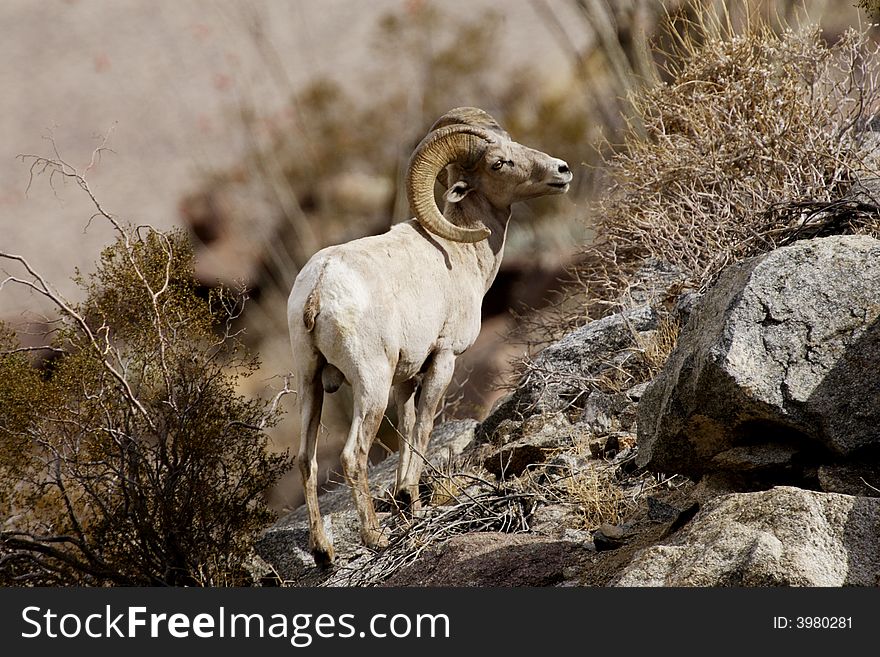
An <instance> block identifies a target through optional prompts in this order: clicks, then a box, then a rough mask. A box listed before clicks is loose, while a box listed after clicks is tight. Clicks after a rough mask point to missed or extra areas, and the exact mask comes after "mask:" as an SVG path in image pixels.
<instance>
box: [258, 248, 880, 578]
mask: <svg viewBox="0 0 880 657" xmlns="http://www.w3.org/2000/svg"><path fill="white" fill-rule="evenodd" d="M878 256H880V242H878V241H877V240H874V239H872V238H869V237H852V236H837V237H827V238H818V239H813V240H805V241H801V242H796V243H795V244H793V245H791V246H787V247H783V248H780V249H778V250H776V251H773V252H771V253H769V254H767V255H764V256H760V257H757V258H753V259H751V260H749V261H746V262H743V263H740V264H738V265H735V266H733V267H731V268H730V269H729V270H728V271H727V272H725V274H724V275H722V277H721V278H720V279H719V281H718V283H717V284H716V285H715V286H714V287H713V288H712V289H711V290H710V291H709V292H707V293H706V294H705V295H704V296H703V297H702V298H699V299H697V300H696V301H694V298H693V297H690V298H688V299H686V300H684V301H685V302H681V303H679V304H677V306H676V308H675V309H674V310H673V311H672V312H667V311H664V310H663V309H662V308H661V307H659V304H657V303H654V305H656V306H657V307H652V304H651V302H650V301H651V300H650V299H648V300H647V301H648V302H649V303H647V304H646V305H645V306H642V307H638V308H633V309H631V310H627V311H625V312H622V313H620V314H617V315H613V316H610V317H606V318H604V319H602V320H599V321H596V322H593V323H591V324H588V325H587V326H585V327H583V328H581V329H579V330H577V331H575V332H573V333H571V334H569V335H567V336H566V337H564V338H563V339H562V340H560V341H559V342H557V343H555V344H553V345H551V346H550V347H548V348H547V349H546V350H544V352H542V353H541V354H540V355H539V356H538V357H537V358H536V359H535V361H534V362H533V363H531V365H530V367H529V369H528V373H527V375H526V376H525V377H524V378H523V380H522V381H521V383H520V385H519V386H518V387H517V388H516V389H515V390H514V391H513V392H512V393H511V394H510V395H508V396H507V397H506V398H504V399H503V400H502V401H501V402H500V403H499V404H497V405H496V408H495V410H494V411H493V412H492V413H491V414H490V416H489V417H488V418H486V420H485V421H484V422H482V423H479V424H477V423H475V422H473V421H460V422H455V423H450V424H445V425H442V426H439V427H437V428H436V429H435V436H434V440H433V441H432V447H431V454H430V455H429V459H430V461H431V463H432V465H431V466H430V467H429V468H427V469H426V476H425V480H424V481H423V488H424V493H425V499H426V500H428V501H429V505H428V506H427V508H426V510H425V511H424V512H423V514H422V515H420V516H419V517H417V518H403V517H401V516H400V515H399V514H396V513H394V512H393V509H392V508H391V506H390V505H387V504H386V505H385V509H384V510H385V514H384V520H383V522H384V524H385V527H386V529H387V531H388V532H389V535H390V537H391V546H390V547H389V548H388V549H387V550H385V551H383V552H381V553H375V554H374V553H372V552H370V551H368V550H366V549H365V548H363V547H362V546H361V545H360V543H359V541H358V540H357V525H356V518H355V516H354V514H353V512H352V511H351V510H350V506H349V502H348V491H347V490H346V489H345V488H344V487H340V488H338V489H337V490H335V491H332V492H330V493H328V494H326V495H324V496H323V497H322V505H323V510H324V512H325V513H326V516H327V523H328V528H329V529H330V530H331V531H332V533H333V536H334V539H335V542H336V545H337V549H338V550H339V553H340V558H339V561H338V563H337V565H336V567H335V568H334V569H333V570H330V571H318V570H317V569H315V568H314V567H313V565H312V563H311V560H310V557H309V556H308V554H307V553H306V552H305V550H304V547H305V545H306V541H307V531H306V524H305V510H304V509H298V510H297V511H295V512H293V513H292V514H290V515H288V516H287V517H285V518H283V519H282V520H281V521H279V523H278V524H277V526H275V527H273V528H272V529H271V530H269V531H268V532H267V533H266V534H265V536H264V537H263V539H262V540H261V542H260V544H259V550H258V551H259V553H260V556H261V557H262V558H263V559H264V560H265V561H266V562H267V564H269V567H266V569H265V572H266V578H265V580H264V581H265V582H266V583H279V582H284V583H286V584H291V585H315V584H321V585H342V586H345V585H392V586H444V585H445V586H547V585H557V586H580V585H616V586H732V585H737V586H765V585H795V586H841V585H867V586H870V585H877V584H878V583H880V550H878V548H877V545H878V541H877V538H878V536H880V502H878V499H877V497H878V496H880V431H878V429H877V427H878V426H880V422H878V420H880V378H878V375H877V372H878V371H880V368H878V365H880V363H878V362H877V361H878V358H880V344H878V342H880V332H878V330H877V326H878V321H877V319H878V315H880V294H878V290H877V288H876V285H875V284H874V282H876V281H877V280H878V279H880V276H878V275H880V270H878V265H877V263H878V262H880V259H878ZM677 326H680V327H681V330H680V334H679V336H678V339H677V341H676V342H675V347H674V349H672V351H671V354H667V353H666V345H671V344H672V341H671V340H670V336H674V335H675V331H674V329H675V328H676V327H677ZM667 355H668V358H667V357H666V356H667ZM661 362H665V364H664V365H663V367H662V369H659V371H658V364H659V363H661ZM395 466H396V458H395V457H393V456H392V457H391V458H389V459H388V460H386V461H385V462H383V463H382V464H380V465H378V466H377V467H376V468H374V470H373V471H372V473H371V478H372V485H373V487H374V491H375V493H376V496H377V498H379V499H380V500H384V499H387V498H388V495H387V491H388V490H390V488H391V487H392V486H393V477H394V468H395Z"/></svg>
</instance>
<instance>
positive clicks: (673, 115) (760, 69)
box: [578, 17, 880, 320]
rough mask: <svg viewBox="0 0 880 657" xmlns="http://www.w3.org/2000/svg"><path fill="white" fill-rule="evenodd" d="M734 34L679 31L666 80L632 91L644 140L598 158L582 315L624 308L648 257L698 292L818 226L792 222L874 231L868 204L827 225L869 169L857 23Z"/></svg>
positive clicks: (871, 85)
mask: <svg viewBox="0 0 880 657" xmlns="http://www.w3.org/2000/svg"><path fill="white" fill-rule="evenodd" d="M732 32H733V31H732V28H730V27H729V24H725V23H724V22H723V21H722V20H720V19H710V18H706V17H704V20H703V22H702V23H701V24H700V25H696V26H695V25H690V26H689V28H688V30H687V31H685V32H679V43H678V46H677V53H676V56H675V57H670V58H669V61H670V62H673V63H672V64H670V69H669V71H668V74H669V78H670V80H671V81H670V82H668V83H663V84H659V85H656V86H654V87H651V88H650V89H646V90H644V91H643V92H640V93H639V94H638V95H637V96H636V97H635V98H634V105H635V107H636V110H637V112H638V118H639V123H640V124H641V125H643V126H644V129H645V132H646V136H645V137H644V138H643V137H641V136H640V134H639V132H638V131H636V130H633V131H631V132H630V134H629V135H628V136H627V137H626V138H625V140H624V143H623V144H622V145H621V146H620V147H617V148H615V149H614V150H613V152H612V154H611V155H610V156H609V157H608V158H607V162H606V165H607V176H608V179H609V188H608V193H607V194H606V195H605V197H604V198H603V199H602V200H601V201H600V202H599V203H598V206H597V208H596V212H595V223H596V231H597V239H596V241H595V242H594V243H593V245H591V246H590V247H588V249H587V250H586V253H585V262H584V265H583V266H582V268H581V269H580V271H579V272H578V277H579V280H580V281H581V283H582V284H583V285H584V287H585V288H586V291H587V314H604V313H605V312H608V310H609V309H611V310H614V309H617V308H619V307H620V306H624V305H627V300H628V299H629V298H630V297H631V296H632V293H633V287H634V286H635V287H638V286H640V285H643V281H638V280H636V279H638V278H639V274H640V273H641V274H643V273H644V268H645V265H646V263H664V264H665V265H667V266H671V267H672V268H673V269H675V270H677V271H678V281H677V282H676V285H675V287H676V290H677V291H678V290H680V289H681V287H682V286H683V285H685V286H691V287H694V288H705V287H707V286H708V285H710V284H711V282H712V281H713V280H714V278H715V277H716V276H717V274H718V272H719V271H720V270H721V269H722V268H724V267H725V266H726V265H728V264H730V263H732V262H736V261H739V260H742V259H743V258H746V257H748V256H752V255H755V254H759V253H764V252H767V251H769V250H771V249H773V248H775V247H776V246H778V245H780V244H784V243H786V242H787V241H791V239H793V238H794V237H797V236H801V235H807V234H809V235H814V234H817V231H803V229H804V228H805V225H806V224H810V223H812V222H817V221H818V222H819V223H820V224H822V225H823V226H825V227H826V229H827V230H826V233H828V232H856V233H868V234H874V235H880V214H878V212H877V211H876V207H874V206H873V204H872V203H870V202H869V203H865V202H860V203H855V204H853V203H851V204H849V205H848V206H847V208H849V211H850V214H851V216H850V220H849V221H846V222H834V221H830V220H829V211H830V212H831V213H832V214H833V211H834V207H835V204H839V202H840V199H842V198H846V195H847V194H848V193H849V192H850V191H851V190H852V188H853V186H854V185H856V184H857V183H859V182H864V181H866V180H869V179H870V178H873V177H876V169H877V162H876V156H875V154H874V150H873V149H874V143H875V142H874V139H873V135H874V133H873V132H872V130H873V127H874V126H873V124H872V121H873V119H874V117H875V115H876V112H877V109H878V84H877V77H878V61H880V60H878V58H877V48H876V47H875V46H874V45H872V44H871V43H870V42H869V40H868V38H867V36H866V34H865V33H863V32H857V31H854V30H852V31H849V32H847V33H846V34H845V35H844V36H843V37H842V38H841V39H840V40H839V41H838V42H837V43H835V44H833V45H828V44H826V43H825V42H823V40H822V38H821V35H820V33H819V31H818V30H817V29H815V28H809V29H800V30H792V29H785V30H783V31H782V32H780V33H776V32H774V31H772V30H771V29H770V28H769V27H768V26H767V25H766V24H761V23H754V22H753V23H752V24H751V25H749V26H748V27H747V28H746V29H745V31H744V32H743V33H741V34H735V33H732ZM695 34H699V38H696V37H695V36H692V35H695ZM675 62H678V63H675ZM862 200H863V201H864V199H862ZM853 209H855V212H854V213H853V212H852V210H853ZM640 270H641V272H640ZM643 278H644V277H643ZM646 280H648V281H649V280H650V276H649V277H647V278H646ZM634 281H636V283H635V284H634ZM596 304H599V306H598V307H597V305H596ZM580 319H581V320H582V319H583V318H580Z"/></svg>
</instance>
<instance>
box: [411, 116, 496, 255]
mask: <svg viewBox="0 0 880 657" xmlns="http://www.w3.org/2000/svg"><path fill="white" fill-rule="evenodd" d="M492 141H494V140H493V138H492V135H491V134H490V133H489V132H487V131H486V130H483V129H482V128H476V127H473V126H468V125H455V126H449V127H444V128H440V129H439V130H435V131H434V132H432V133H430V134H429V135H428V136H427V137H426V138H425V140H424V141H422V143H421V144H420V145H419V147H418V148H417V149H416V151H415V153H413V156H412V158H411V159H410V162H409V168H408V169H407V172H406V196H407V199H408V200H409V204H410V207H411V208H412V210H413V212H414V213H415V216H416V219H417V220H418V222H419V223H420V224H421V225H422V226H424V228H425V229H426V230H428V231H430V232H432V233H434V234H435V235H439V236H440V237H443V238H446V239H448V240H452V241H454V242H479V241H480V240H484V239H486V238H487V237H489V234H490V232H491V231H490V230H489V229H488V228H486V227H485V226H483V227H481V228H461V227H460V226H456V225H455V224H453V223H451V222H450V221H449V220H447V219H446V217H444V216H443V214H442V213H441V212H440V209H439V208H438V207H437V203H436V201H435V200H434V181H435V180H436V179H437V175H438V174H439V173H440V172H441V171H442V170H443V169H444V168H446V165H447V164H450V163H452V162H462V163H463V164H464V165H465V166H472V165H473V164H474V163H476V161H477V160H478V159H479V158H480V157H482V156H483V153H485V152H486V148H487V147H488V145H489V143H490V142H492Z"/></svg>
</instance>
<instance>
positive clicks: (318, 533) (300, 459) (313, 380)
mask: <svg viewBox="0 0 880 657" xmlns="http://www.w3.org/2000/svg"><path fill="white" fill-rule="evenodd" d="M319 369H320V368H319V367H318V363H316V366H315V367H314V368H310V372H309V374H307V375H306V376H303V377H301V378H300V381H299V401H300V416H301V418H302V434H301V435H300V444H299V453H298V455H297V457H296V460H297V463H298V464H299V470H300V473H301V474H302V480H303V489H304V491H305V497H306V508H307V509H308V512H309V549H310V550H311V552H312V556H313V557H314V559H315V564H316V565H318V566H321V567H322V568H323V567H327V566H329V565H330V564H331V563H333V559H334V558H335V553H334V551H333V544H332V543H331V542H330V540H329V539H328V538H327V534H326V533H325V532H324V522H323V520H322V518H321V509H320V507H319V505H318V477H317V475H318V429H319V427H320V424H321V407H322V406H323V403H324V388H323V387H322V386H321V376H320V372H319Z"/></svg>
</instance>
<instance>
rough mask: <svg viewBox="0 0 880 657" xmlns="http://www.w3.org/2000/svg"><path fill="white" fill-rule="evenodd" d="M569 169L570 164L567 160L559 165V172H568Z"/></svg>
mask: <svg viewBox="0 0 880 657" xmlns="http://www.w3.org/2000/svg"><path fill="white" fill-rule="evenodd" d="M569 171H570V169H569V168H568V165H567V164H566V163H565V162H563V163H562V164H560V165H559V173H568V172H569Z"/></svg>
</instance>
